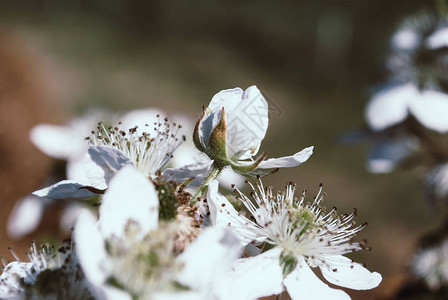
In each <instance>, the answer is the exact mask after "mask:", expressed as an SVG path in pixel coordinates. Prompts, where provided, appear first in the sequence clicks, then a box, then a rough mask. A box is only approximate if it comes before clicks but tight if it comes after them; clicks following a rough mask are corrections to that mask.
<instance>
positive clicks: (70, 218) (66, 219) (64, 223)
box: [59, 202, 85, 232]
mask: <svg viewBox="0 0 448 300" xmlns="http://www.w3.org/2000/svg"><path fill="white" fill-rule="evenodd" d="M84 209H85V208H84V206H82V205H80V204H79V203H77V202H75V203H73V204H69V205H68V206H67V207H66V208H65V209H64V212H63V214H62V217H61V223H60V224H59V226H60V227H61V229H62V230H64V231H65V232H70V230H72V228H74V226H75V224H76V220H77V219H78V217H79V215H80V213H81V212H82V211H84Z"/></svg>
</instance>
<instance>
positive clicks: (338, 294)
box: [283, 257, 350, 300]
mask: <svg viewBox="0 0 448 300" xmlns="http://www.w3.org/2000/svg"><path fill="white" fill-rule="evenodd" d="M283 283H284V285H285V287H286V290H287V291H288V293H289V296H290V297H291V299H293V300H314V299H332V300H350V296H349V295H348V294H347V293H345V292H344V291H342V290H337V289H333V288H330V287H329V286H328V285H327V284H325V283H323V282H322V281H321V280H320V279H319V278H318V277H317V276H316V274H314V273H313V271H312V270H311V269H310V267H308V265H307V264H306V262H305V260H304V259H303V258H302V257H301V258H299V262H298V264H297V267H296V268H295V269H294V271H292V272H291V273H290V274H289V275H288V276H286V278H285V280H284V281H283Z"/></svg>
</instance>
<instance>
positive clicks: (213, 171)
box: [190, 164, 222, 206]
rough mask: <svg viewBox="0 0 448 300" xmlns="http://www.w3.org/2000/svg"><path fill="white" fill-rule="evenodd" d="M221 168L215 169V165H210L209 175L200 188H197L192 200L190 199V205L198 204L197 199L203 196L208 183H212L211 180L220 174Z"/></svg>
mask: <svg viewBox="0 0 448 300" xmlns="http://www.w3.org/2000/svg"><path fill="white" fill-rule="evenodd" d="M221 171H222V168H220V167H217V166H216V165H215V164H213V165H212V169H211V170H210V173H209V174H208V176H207V178H205V180H204V182H203V183H202V184H201V186H200V187H199V189H198V191H197V192H196V194H195V195H194V196H193V198H191V200H190V205H192V206H193V205H195V204H196V203H198V198H200V197H202V195H204V193H205V191H206V190H207V188H208V184H209V183H210V181H212V180H213V179H216V178H217V177H218V175H219V173H221Z"/></svg>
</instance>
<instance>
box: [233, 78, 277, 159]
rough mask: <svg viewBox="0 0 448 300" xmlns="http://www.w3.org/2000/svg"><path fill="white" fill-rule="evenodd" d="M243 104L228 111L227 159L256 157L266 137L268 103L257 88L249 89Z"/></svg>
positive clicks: (246, 91)
mask: <svg viewBox="0 0 448 300" xmlns="http://www.w3.org/2000/svg"><path fill="white" fill-rule="evenodd" d="M241 97H242V100H243V101H242V102H241V104H239V105H238V106H237V107H236V108H235V109H233V110H230V109H229V110H228V109H227V107H226V106H225V110H226V126H227V137H226V151H227V157H229V158H233V156H234V155H236V156H239V157H238V159H246V158H250V157H251V156H253V155H256V154H257V152H258V149H259V148H260V144H261V141H262V140H263V139H264V137H265V135H266V131H267V129H268V123H269V118H268V114H269V108H268V103H267V102H266V100H265V99H264V97H263V95H262V94H261V92H260V90H259V89H258V88H257V87H256V86H251V87H249V88H247V89H246V90H245V91H244V93H243V95H242V96H241Z"/></svg>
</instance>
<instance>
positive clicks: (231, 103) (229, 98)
mask: <svg viewBox="0 0 448 300" xmlns="http://www.w3.org/2000/svg"><path fill="white" fill-rule="evenodd" d="M242 94H243V90H242V89H240V88H234V89H228V90H223V91H220V92H219V93H217V94H216V95H214V96H213V98H212V100H211V101H210V104H209V105H208V107H207V110H206V115H205V116H204V117H203V118H202V120H201V122H200V124H199V138H200V139H201V142H202V144H203V146H204V147H205V146H206V145H207V144H208V141H209V139H210V135H211V134H212V131H213V129H214V128H215V127H216V125H218V123H219V121H220V120H221V110H222V108H223V107H224V106H225V105H224V104H226V107H225V109H226V110H228V109H229V110H230V109H234V108H235V107H237V106H238V105H239V103H240V102H241V101H242V99H241V95H242Z"/></svg>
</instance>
